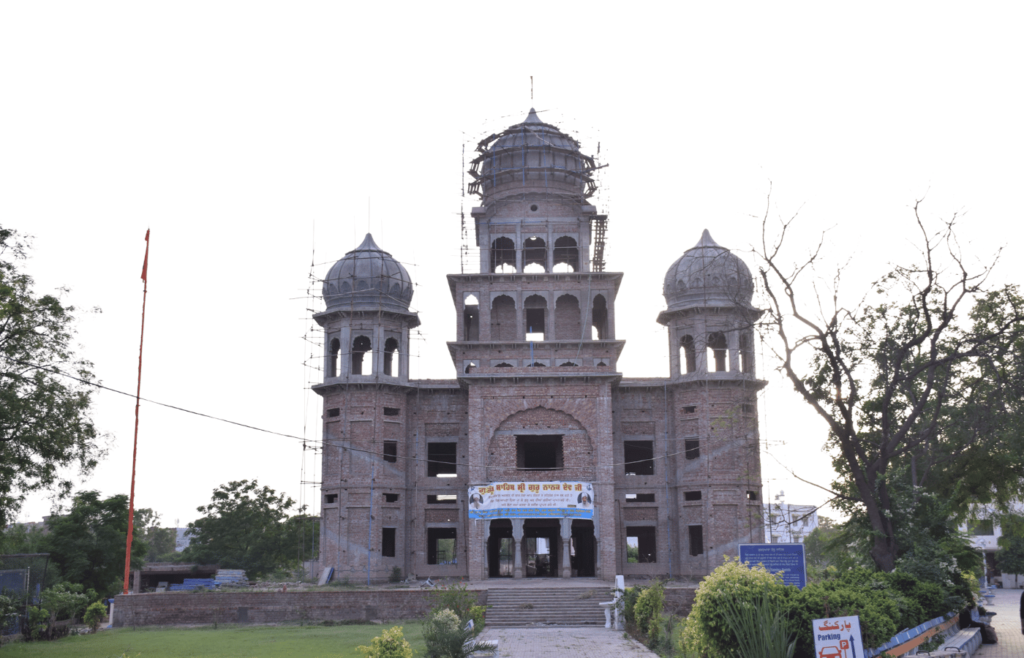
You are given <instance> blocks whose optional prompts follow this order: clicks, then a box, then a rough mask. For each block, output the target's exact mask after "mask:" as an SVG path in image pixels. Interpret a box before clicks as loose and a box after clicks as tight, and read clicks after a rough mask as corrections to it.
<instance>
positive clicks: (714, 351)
mask: <svg viewBox="0 0 1024 658" xmlns="http://www.w3.org/2000/svg"><path fill="white" fill-rule="evenodd" d="M712 360H713V361H712ZM712 362H713V363H714V364H715V369H714V371H715V372H728V370H729V350H728V349H727V347H726V343H725V334H723V333H721V332H718V331H716V332H714V333H712V334H708V366H710V365H711V363H712ZM708 370H711V368H710V367H709V368H708Z"/></svg>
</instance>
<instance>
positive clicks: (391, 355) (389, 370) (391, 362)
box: [384, 338, 398, 377]
mask: <svg viewBox="0 0 1024 658" xmlns="http://www.w3.org/2000/svg"><path fill="white" fill-rule="evenodd" d="M397 354H398V341H397V340H395V339H394V338H388V339H387V340H386V341H384V374H385V375H387V376H389V377H395V376H397V375H398V364H397V361H398V359H396V358H395V355H397Z"/></svg>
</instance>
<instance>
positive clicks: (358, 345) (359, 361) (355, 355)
mask: <svg viewBox="0 0 1024 658" xmlns="http://www.w3.org/2000/svg"><path fill="white" fill-rule="evenodd" d="M369 351H370V339H369V338H367V337H366V336H356V339H355V340H354V341H352V374H353V375H361V374H363V356H364V355H365V354H366V353H367V352H369Z"/></svg>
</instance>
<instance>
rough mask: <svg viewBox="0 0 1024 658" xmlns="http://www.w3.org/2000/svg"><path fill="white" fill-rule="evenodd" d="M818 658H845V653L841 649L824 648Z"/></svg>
mask: <svg viewBox="0 0 1024 658" xmlns="http://www.w3.org/2000/svg"><path fill="white" fill-rule="evenodd" d="M818 658H843V652H842V651H840V650H839V647H822V648H821V651H819V652H818Z"/></svg>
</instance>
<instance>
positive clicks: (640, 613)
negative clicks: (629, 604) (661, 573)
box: [633, 581, 665, 644]
mask: <svg viewBox="0 0 1024 658" xmlns="http://www.w3.org/2000/svg"><path fill="white" fill-rule="evenodd" d="M664 603H665V586H664V585H663V584H662V583H661V582H657V581H656V582H655V583H654V584H653V585H651V586H650V587H647V588H646V589H644V590H643V591H642V592H641V593H640V596H638V597H637V600H636V604H635V605H634V607H633V618H634V623H635V624H636V627H637V629H638V630H639V631H640V632H641V633H643V634H644V635H647V636H648V644H652V643H653V644H657V643H658V640H659V639H660V637H661V628H660V622H661V609H662V606H663V605H664Z"/></svg>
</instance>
